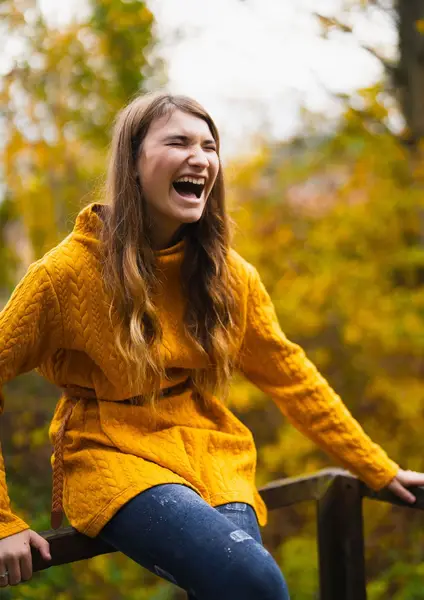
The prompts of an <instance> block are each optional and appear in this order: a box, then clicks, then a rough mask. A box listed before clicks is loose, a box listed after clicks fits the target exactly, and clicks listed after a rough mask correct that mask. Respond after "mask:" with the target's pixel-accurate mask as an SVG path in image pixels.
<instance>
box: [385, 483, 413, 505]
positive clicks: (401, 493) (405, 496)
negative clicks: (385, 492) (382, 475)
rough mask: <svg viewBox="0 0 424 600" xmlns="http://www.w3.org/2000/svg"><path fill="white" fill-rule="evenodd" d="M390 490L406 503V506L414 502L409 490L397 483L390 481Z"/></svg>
mask: <svg viewBox="0 0 424 600" xmlns="http://www.w3.org/2000/svg"><path fill="white" fill-rule="evenodd" d="M389 488H390V490H391V491H392V492H393V493H394V494H396V496H398V497H399V498H401V499H402V500H404V501H405V502H408V504H413V503H414V502H415V501H416V498H415V496H414V494H412V493H411V492H410V491H409V490H407V489H406V488H404V487H403V485H402V484H401V483H399V481H396V480H395V481H392V483H391V484H390V486H389Z"/></svg>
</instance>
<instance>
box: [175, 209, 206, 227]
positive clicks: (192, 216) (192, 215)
mask: <svg viewBox="0 0 424 600" xmlns="http://www.w3.org/2000/svg"><path fill="white" fill-rule="evenodd" d="M202 215H203V210H193V211H187V212H185V213H184V214H179V215H178V217H177V218H178V221H179V222H180V223H181V225H186V224H189V223H197V221H200V218H201V216H202Z"/></svg>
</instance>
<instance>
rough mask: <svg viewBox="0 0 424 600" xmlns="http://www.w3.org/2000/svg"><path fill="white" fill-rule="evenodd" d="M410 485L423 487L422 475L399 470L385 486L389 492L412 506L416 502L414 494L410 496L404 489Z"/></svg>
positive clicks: (423, 474) (423, 478)
mask: <svg viewBox="0 0 424 600" xmlns="http://www.w3.org/2000/svg"><path fill="white" fill-rule="evenodd" d="M410 485H423V486H424V473H417V472H416V471H404V470H403V469H399V471H398V472H397V475H396V477H394V478H393V479H392V481H391V482H390V483H389V485H388V486H387V489H389V490H390V491H391V492H393V493H394V494H396V496H399V498H401V499H402V500H404V501H405V502H408V503H409V504H413V503H414V502H415V500H416V498H415V496H414V494H412V493H411V492H410V491H409V490H407V489H406V488H407V487H409V486H410Z"/></svg>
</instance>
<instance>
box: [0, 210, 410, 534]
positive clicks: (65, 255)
mask: <svg viewBox="0 0 424 600" xmlns="http://www.w3.org/2000/svg"><path fill="white" fill-rule="evenodd" d="M94 208H95V205H90V206H88V207H86V208H85V209H84V210H82V211H81V212H80V214H79V215H78V217H77V220H76V224H75V228H74V230H73V232H72V233H71V234H70V235H69V236H68V237H66V238H65V239H64V240H63V242H61V243H60V244H59V245H58V246H57V247H56V248H54V249H53V250H51V251H50V252H49V253H48V254H46V255H45V256H44V257H43V258H42V259H41V260H39V261H37V262H36V263H34V264H33V265H31V266H30V268H29V270H28V272H27V274H26V275H25V277H24V278H23V279H22V281H21V282H20V283H19V285H18V286H17V287H16V289H15V291H14V293H13V294H12V296H11V298H10V300H9V302H8V303H7V305H6V306H5V308H4V309H3V311H2V312H1V313H0V386H1V385H3V384H4V383H5V382H7V381H9V380H11V379H12V378H13V377H15V376H16V375H18V374H20V373H24V372H26V371H29V370H31V369H34V368H37V370H38V371H39V372H40V373H41V374H42V375H43V376H44V377H46V378H47V379H48V380H50V381H52V382H53V383H55V384H57V385H59V386H62V387H63V386H66V385H72V386H81V387H85V388H90V389H91V390H94V391H95V393H96V396H97V399H93V400H89V399H82V400H79V401H78V402H77V403H76V404H75V406H74V408H73V411H72V414H71V416H70V419H69V423H68V425H67V429H66V433H65V437H64V447H63V465H64V495H63V504H64V509H65V513H66V515H67V517H68V519H69V521H70V523H71V525H73V526H74V527H75V528H76V529H78V530H79V531H81V532H83V533H85V534H86V535H88V536H90V537H94V536H96V535H97V534H98V532H99V531H100V530H101V528H102V527H103V526H104V525H105V524H106V523H107V522H108V520H109V519H110V518H111V517H112V516H113V515H114V514H115V513H116V511H117V510H118V509H119V508H120V507H121V506H122V505H123V504H124V503H125V502H127V501H128V500H130V499H131V498H132V497H133V496H135V495H136V494H138V493H139V492H142V491H143V490H146V489H148V488H150V487H152V486H154V485H158V484H162V483H181V484H184V485H187V486H189V487H191V488H192V489H193V490H195V491H196V492H197V493H198V494H200V496H201V497H202V498H203V499H204V500H205V501H206V502H208V503H209V504H211V505H212V506H217V505H219V504H224V503H226V502H232V501H239V502H247V503H248V504H251V505H252V506H253V507H254V509H255V510H256V513H257V515H258V519H259V522H260V524H261V525H264V524H265V523H266V507H265V505H264V503H263V501H262V499H261V497H260V495H259V494H258V491H257V489H256V486H255V467H256V450H255V445H254V441H253V438H252V434H251V432H250V431H249V429H248V428H247V427H245V426H244V425H243V424H242V423H241V422H240V421H239V420H238V419H237V418H236V417H235V415H234V414H233V413H232V412H231V411H230V410H229V409H228V408H227V406H226V405H225V404H224V403H223V402H222V401H221V400H220V399H219V398H217V397H213V398H210V403H209V408H208V409H205V408H204V406H203V405H201V404H200V403H198V402H196V401H195V400H194V398H193V395H192V393H191V391H190V390H186V391H185V392H183V393H182V394H180V395H176V396H171V397H167V398H163V399H161V400H159V402H158V409H157V412H156V413H153V412H152V411H151V410H150V409H149V408H148V407H147V406H143V405H141V406H137V405H131V404H124V403H122V402H120V400H124V399H127V398H130V397H133V396H136V395H142V394H143V389H135V387H134V384H133V382H132V377H131V370H130V369H128V367H127V365H126V364H125V362H124V361H123V360H122V358H121V357H120V356H119V354H118V352H117V349H116V347H115V331H114V329H115V326H114V323H113V322H110V320H109V310H108V309H109V298H108V297H107V295H106V293H105V290H104V287H103V284H102V280H101V275H100V258H101V244H100V242H99V231H100V227H101V220H100V217H99V216H98V214H97V212H96V211H95V210H94ZM183 255H184V242H180V243H179V244H177V245H176V246H173V247H172V248H168V249H166V250H163V251H159V252H158V253H157V268H158V275H159V280H160V284H161V285H160V286H159V288H158V292H157V294H156V295H155V297H154V302H155V305H156V307H157V310H158V313H159V318H160V321H161V324H162V327H163V334H164V338H163V347H162V352H163V357H164V361H165V365H166V368H167V371H168V373H169V379H168V380H167V381H164V382H163V386H164V387H166V386H169V385H173V384H175V383H178V382H179V381H182V380H183V379H185V378H186V377H187V375H188V374H189V373H190V370H191V369H193V368H199V367H202V366H205V365H204V358H203V357H202V356H201V355H200V354H199V352H198V351H197V349H196V348H195V346H194V345H193V343H192V342H191V341H190V340H189V339H188V338H187V336H186V335H185V332H184V328H183V323H182V316H183V312H184V298H183V294H182V291H181V285H180V266H181V262H182V257H183ZM228 260H229V266H230V270H231V272H232V274H233V279H234V282H233V292H234V295H235V298H236V300H237V305H238V311H237V315H236V323H235V330H234V336H235V339H236V343H235V345H234V348H235V349H234V352H236V353H237V359H238V364H239V365H240V370H241V371H242V373H243V374H244V375H245V376H246V377H247V378H248V379H249V380H250V381H252V382H253V383H254V384H255V385H257V386H258V387H259V388H260V389H261V390H263V391H264V392H265V393H266V394H269V396H270V397H271V398H272V399H273V400H274V401H275V402H276V404H277V405H278V407H279V408H280V409H281V411H282V413H283V414H284V415H285V416H286V417H287V418H288V419H289V420H290V421H291V422H292V423H293V425H294V426H295V427H297V428H298V429H300V430H301V431H302V432H303V433H304V434H305V435H307V436H308V437H310V438H311V439H312V440H313V441H314V442H316V443H317V444H318V445H319V446H320V447H321V448H323V449H324V450H325V451H326V452H328V453H329V454H331V455H333V456H334V457H335V458H336V459H337V460H338V461H339V462H340V463H342V464H343V465H344V466H345V467H346V468H348V469H350V470H351V471H352V472H353V473H355V474H356V475H358V476H359V477H360V478H361V479H363V480H364V481H365V482H366V483H367V484H368V485H370V486H371V487H372V488H374V489H379V488H381V487H383V486H384V485H386V484H387V483H388V482H389V481H390V480H391V479H392V478H393V477H394V475H395V474H396V472H397V469H398V465H396V464H395V463H394V462H393V461H391V460H390V459H389V458H388V457H387V455H386V454H385V452H384V451H383V450H382V449H381V448H380V447H379V446H378V445H376V444H374V443H373V442H372V441H371V440H370V439H369V438H368V437H367V435H366V434H365V433H364V432H363V430H362V429H361V427H360V426H359V424H358V423H357V422H356V421H355V420H354V419H353V417H352V416H351V415H350V413H349V411H348V410H347V408H346V407H345V406H344V404H343V403H342V402H341V400H340V398H339V397H338V396H337V395H336V394H335V392H334V391H333V390H332V389H331V388H330V387H329V385H328V384H327V382H326V381H325V380H324V379H323V377H321V376H320V375H319V373H318V372H317V370H316V369H315V367H314V366H313V365H312V364H311V363H310V362H309V361H308V359H307V358H306V357H305V354H304V352H303V351H302V349H301V348H300V347H299V346H297V345H296V344H293V343H291V342H289V341H288V340H287V338H286V337H285V336H284V334H283V333H282V332H281V329H280V327H279V324H278V321H277V318H276V315H275V311H274V308H273V305H272V302H271V300H270V297H269V295H268V294H267V292H266V290H265V288H264V286H263V285H262V283H261V281H260V278H259V275H258V273H257V272H256V270H255V269H254V268H253V267H252V266H251V265H249V264H248V263H247V262H246V261H244V260H243V259H242V258H241V257H240V256H239V255H238V254H237V253H236V252H234V251H231V252H230V255H229V259H228ZM0 401H1V406H2V408H3V405H4V399H3V396H2V395H1V392H0ZM66 410H67V407H66V402H65V399H64V398H63V397H62V398H61V399H60V400H59V402H58V405H57V407H56V410H55V414H54V417H53V420H52V423H51V425H50V431H49V435H50V439H51V441H52V443H53V444H54V441H55V438H56V435H57V432H58V430H59V427H60V425H61V422H62V421H63V417H64V415H65V413H66ZM53 461H54V457H52V462H53ZM27 528H28V525H27V524H26V523H25V522H24V521H23V520H21V519H20V518H19V517H18V516H16V515H15V514H13V512H12V511H11V507H10V501H9V497H8V493H7V487H6V477H5V471H4V463H3V460H2V457H1V454H0V539H1V538H4V537H6V536H9V535H11V534H14V533H17V532H19V531H22V530H24V529H27Z"/></svg>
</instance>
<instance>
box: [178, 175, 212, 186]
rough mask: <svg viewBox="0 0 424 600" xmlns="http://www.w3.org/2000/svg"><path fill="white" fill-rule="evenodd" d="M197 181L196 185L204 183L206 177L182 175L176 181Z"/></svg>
mask: <svg viewBox="0 0 424 600" xmlns="http://www.w3.org/2000/svg"><path fill="white" fill-rule="evenodd" d="M183 182H185V183H195V184H196V185H204V183H205V179H204V177H199V178H194V177H180V178H179V179H176V180H175V183H183Z"/></svg>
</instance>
